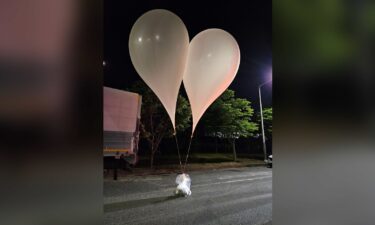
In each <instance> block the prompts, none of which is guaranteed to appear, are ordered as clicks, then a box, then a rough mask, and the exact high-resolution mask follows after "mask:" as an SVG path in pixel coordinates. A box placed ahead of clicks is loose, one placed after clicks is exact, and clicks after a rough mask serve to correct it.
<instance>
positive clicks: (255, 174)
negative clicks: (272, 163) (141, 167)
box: [104, 167, 272, 225]
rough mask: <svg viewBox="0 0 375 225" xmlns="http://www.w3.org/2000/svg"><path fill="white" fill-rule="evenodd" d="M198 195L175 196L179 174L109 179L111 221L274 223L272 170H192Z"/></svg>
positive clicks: (216, 224) (139, 224) (106, 217)
mask: <svg viewBox="0 0 375 225" xmlns="http://www.w3.org/2000/svg"><path fill="white" fill-rule="evenodd" d="M189 175H190V177H191V179H192V187H191V191H192V195H191V196H190V197H186V198H185V197H175V196H174V195H173V191H174V189H175V187H176V185H175V178H176V174H169V175H157V176H156V175H154V176H146V177H132V178H125V179H124V178H123V179H122V180H119V181H105V182H104V212H105V213H104V224H106V225H110V224H111V225H112V224H113V225H114V224H116V225H120V224H131V225H143V224H144V225H146V224H147V225H172V224H173V225H188V224H194V225H201V224H202V225H203V224H204V225H209V224H212V225H221V224H229V225H236V224H244V225H245V224H246V225H263V224H267V225H268V224H271V220H272V170H271V169H268V168H263V167H253V168H236V169H220V170H212V171H196V172H191V173H189Z"/></svg>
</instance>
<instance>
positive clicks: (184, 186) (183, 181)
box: [175, 173, 191, 197]
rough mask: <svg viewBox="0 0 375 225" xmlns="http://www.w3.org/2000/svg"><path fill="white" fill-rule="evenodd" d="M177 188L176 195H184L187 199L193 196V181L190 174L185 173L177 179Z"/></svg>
mask: <svg viewBox="0 0 375 225" xmlns="http://www.w3.org/2000/svg"><path fill="white" fill-rule="evenodd" d="M176 184H177V188H176V191H175V194H176V195H184V196H185V197H187V196H190V195H191V190H190V185H191V179H190V176H189V174H186V173H183V174H179V175H178V176H177V177H176Z"/></svg>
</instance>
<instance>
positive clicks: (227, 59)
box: [183, 29, 240, 134]
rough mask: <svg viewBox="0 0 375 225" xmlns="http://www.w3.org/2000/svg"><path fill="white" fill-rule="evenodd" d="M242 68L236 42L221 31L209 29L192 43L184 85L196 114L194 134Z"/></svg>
mask: <svg viewBox="0 0 375 225" xmlns="http://www.w3.org/2000/svg"><path fill="white" fill-rule="evenodd" d="M239 65H240V49H239V46H238V44H237V42H236V40H235V39H234V38H233V37H232V35H230V34H229V33H228V32H226V31H224V30H221V29H208V30H204V31H202V32H200V33H199V34H197V35H196V36H195V37H194V38H193V40H192V41H191V43H190V46H189V54H188V59H187V65H186V71H185V74H184V78H183V83H184V86H185V89H186V92H187V95H188V98H189V101H190V105H191V110H192V114H193V129H192V134H193V133H194V130H195V128H196V126H197V124H198V121H199V120H200V118H201V117H202V115H203V113H204V112H205V111H206V110H207V108H208V107H209V106H210V105H211V104H212V103H213V102H214V101H215V100H216V99H217V98H218V97H219V96H220V95H221V94H222V93H223V92H224V91H225V90H226V89H227V88H228V87H229V85H230V84H231V83H232V81H233V79H234V77H235V76H236V73H237V70H238V67H239Z"/></svg>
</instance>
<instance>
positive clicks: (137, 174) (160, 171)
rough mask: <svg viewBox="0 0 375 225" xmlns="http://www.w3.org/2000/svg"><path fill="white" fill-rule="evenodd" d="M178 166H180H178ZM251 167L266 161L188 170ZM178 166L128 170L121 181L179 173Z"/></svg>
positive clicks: (262, 165)
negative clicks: (152, 169) (151, 169)
mask: <svg viewBox="0 0 375 225" xmlns="http://www.w3.org/2000/svg"><path fill="white" fill-rule="evenodd" d="M176 167H177V168H178V166H176ZM250 167H266V164H265V163H259V164H248V165H241V164H240V165H231V166H225V165H223V166H217V167H215V166H212V167H206V168H188V171H190V172H194V171H210V170H218V169H231V168H250ZM177 168H170V169H169V168H165V169H155V170H154V171H150V170H148V171H144V172H142V171H138V172H130V173H129V172H128V173H126V174H122V175H119V179H118V180H119V181H121V180H122V178H125V179H127V178H132V177H142V176H156V175H167V174H179V173H180V170H179V169H177ZM103 180H104V181H113V178H112V176H110V175H108V176H104V177H103Z"/></svg>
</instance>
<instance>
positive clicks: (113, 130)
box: [103, 87, 142, 164]
mask: <svg viewBox="0 0 375 225" xmlns="http://www.w3.org/2000/svg"><path fill="white" fill-rule="evenodd" d="M103 91H104V92H103V134H104V135H103V136H104V137H103V138H104V140H103V154H104V157H114V156H115V154H116V152H119V153H120V155H124V156H125V159H126V160H127V161H128V162H129V163H130V164H135V163H136V162H137V152H138V140H139V124H140V119H141V104H142V96H141V95H139V94H137V93H133V92H128V91H122V90H118V89H113V88H108V87H104V90H103Z"/></svg>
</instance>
